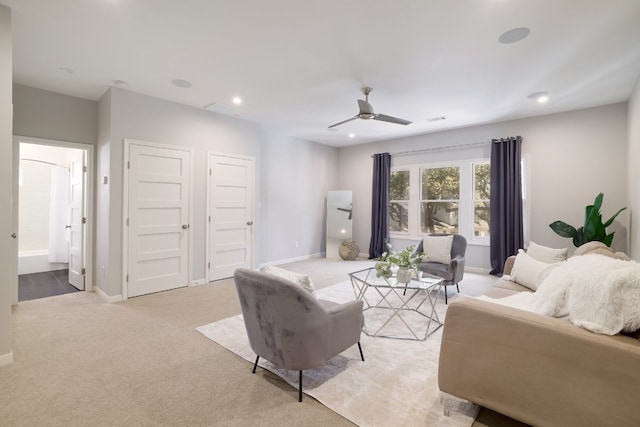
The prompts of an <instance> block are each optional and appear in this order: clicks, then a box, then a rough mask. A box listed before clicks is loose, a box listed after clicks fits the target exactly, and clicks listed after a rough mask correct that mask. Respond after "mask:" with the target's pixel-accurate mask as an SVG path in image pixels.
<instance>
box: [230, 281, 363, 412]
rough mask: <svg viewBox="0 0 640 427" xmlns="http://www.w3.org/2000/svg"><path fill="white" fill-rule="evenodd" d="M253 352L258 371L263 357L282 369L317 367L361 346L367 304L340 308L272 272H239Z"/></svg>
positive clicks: (357, 303) (356, 303)
mask: <svg viewBox="0 0 640 427" xmlns="http://www.w3.org/2000/svg"><path fill="white" fill-rule="evenodd" d="M233 279H234V281H235V284H236V290H237V291H238V297H239V298H240V305H241V307H242V315H243V317H244V324H245V327H246V329H247V335H248V336H249V344H250V345H251V349H252V350H253V351H254V352H255V353H256V355H257V357H256V362H255V363H254V365H253V373H255V372H256V366H257V365H258V360H259V359H260V357H263V358H265V359H267V360H268V361H270V362H271V363H273V364H274V365H275V366H277V367H278V368H282V369H290V370H296V371H300V380H299V388H298V401H299V402H302V371H303V370H305V369H310V368H315V367H316V366H320V365H322V364H323V363H325V362H326V361H327V360H329V359H331V358H332V357H334V356H336V355H338V354H340V353H342V352H343V351H344V350H346V349H347V348H349V347H351V346H352V345H354V344H356V343H357V344H358V349H359V350H360V357H361V358H362V361H364V355H363V354H362V347H361V346H360V332H361V330H362V324H363V314H362V301H359V300H356V301H349V302H346V303H344V304H338V303H334V302H331V301H325V300H319V299H316V298H315V297H314V296H312V295H311V294H310V293H309V292H307V291H306V290H304V289H302V288H300V287H299V286H297V285H295V284H294V283H292V282H290V281H288V280H285V279H281V278H279V277H276V276H274V275H271V274H267V273H260V272H257V271H253V270H247V269H238V270H236V271H235V273H234V275H233Z"/></svg>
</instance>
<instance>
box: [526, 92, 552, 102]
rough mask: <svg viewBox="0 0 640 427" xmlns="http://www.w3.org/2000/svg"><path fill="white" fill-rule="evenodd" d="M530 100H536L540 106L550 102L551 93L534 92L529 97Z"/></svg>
mask: <svg viewBox="0 0 640 427" xmlns="http://www.w3.org/2000/svg"><path fill="white" fill-rule="evenodd" d="M527 98H529V99H535V100H536V101H538V102H539V103H540V104H544V103H545V102H547V101H548V100H549V92H545V91H543V92H534V93H532V94H531V95H529V96H527Z"/></svg>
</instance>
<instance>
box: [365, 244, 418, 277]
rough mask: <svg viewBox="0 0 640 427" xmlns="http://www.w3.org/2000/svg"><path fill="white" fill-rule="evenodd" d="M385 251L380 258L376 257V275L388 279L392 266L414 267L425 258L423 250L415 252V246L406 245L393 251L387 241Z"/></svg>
mask: <svg viewBox="0 0 640 427" xmlns="http://www.w3.org/2000/svg"><path fill="white" fill-rule="evenodd" d="M387 249H388V250H387V252H384V253H383V254H382V255H381V256H380V258H376V261H378V262H376V265H375V269H376V276H378V277H384V278H385V279H388V278H389V277H391V276H392V274H393V272H392V267H393V266H397V267H406V268H412V269H415V268H417V267H418V264H420V263H421V262H422V260H424V259H426V258H427V254H426V253H424V252H421V253H416V252H415V246H414V245H411V246H407V247H406V248H405V249H404V250H401V251H399V252H398V251H394V250H393V248H392V247H391V245H390V244H389V243H387Z"/></svg>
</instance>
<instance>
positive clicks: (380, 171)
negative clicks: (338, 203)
mask: <svg viewBox="0 0 640 427" xmlns="http://www.w3.org/2000/svg"><path fill="white" fill-rule="evenodd" d="M390 179H391V154H389V153H380V154H374V155H373V191H372V194H371V242H370V243H369V259H371V258H378V257H379V256H381V255H382V253H383V252H385V251H386V250H387V242H388V241H389V181H390Z"/></svg>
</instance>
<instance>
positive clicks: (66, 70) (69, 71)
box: [58, 67, 73, 74]
mask: <svg viewBox="0 0 640 427" xmlns="http://www.w3.org/2000/svg"><path fill="white" fill-rule="evenodd" d="M58 70H60V71H62V72H63V73H67V74H73V70H72V69H71V68H67V67H60V68H58Z"/></svg>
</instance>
